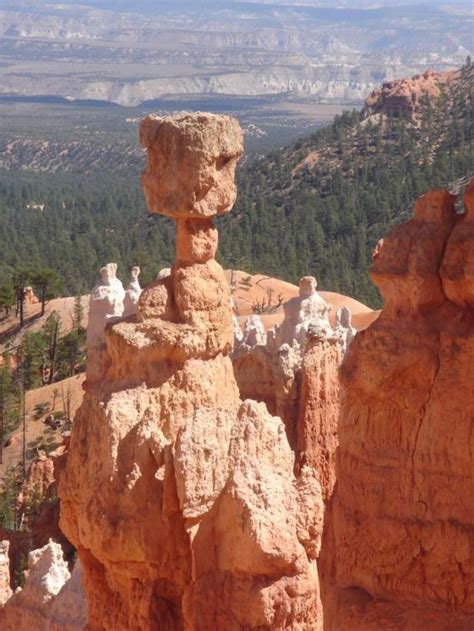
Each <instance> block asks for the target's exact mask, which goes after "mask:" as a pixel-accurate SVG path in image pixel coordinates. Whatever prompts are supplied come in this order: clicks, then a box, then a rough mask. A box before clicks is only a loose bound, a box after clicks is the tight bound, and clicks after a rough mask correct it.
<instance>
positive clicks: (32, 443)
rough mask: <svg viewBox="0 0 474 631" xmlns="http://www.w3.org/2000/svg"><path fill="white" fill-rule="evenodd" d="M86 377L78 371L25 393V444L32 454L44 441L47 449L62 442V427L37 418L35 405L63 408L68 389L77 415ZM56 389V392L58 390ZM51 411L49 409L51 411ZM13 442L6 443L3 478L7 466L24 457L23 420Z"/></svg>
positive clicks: (51, 408)
mask: <svg viewBox="0 0 474 631" xmlns="http://www.w3.org/2000/svg"><path fill="white" fill-rule="evenodd" d="M83 381H84V375H83V374H81V375H75V376H74V377H69V379H64V380H63V381H60V382H58V383H53V384H51V385H48V386H43V387H42V388H36V389H35V390H30V391H29V392H27V393H26V446H27V449H28V450H29V451H30V452H31V453H30V458H29V460H31V456H34V455H35V452H36V448H37V447H41V445H42V444H43V445H47V446H48V449H50V448H53V446H59V445H60V444H61V443H62V442H63V439H62V436H61V430H60V429H57V430H53V429H51V428H50V427H48V426H47V425H45V423H44V422H43V421H44V418H45V416H46V415H44V416H42V417H41V418H40V419H38V420H36V419H35V418H34V408H35V406H36V405H37V404H38V403H47V404H48V406H49V410H50V411H53V400H54V411H59V410H64V407H65V405H64V403H63V397H66V396H67V394H68V393H70V396H71V416H74V414H75V413H76V410H77V409H78V407H79V406H80V404H81V402H82V396H83V394H84V393H83V390H82V383H83ZM55 391H56V394H55ZM48 413H49V412H48ZM9 440H10V441H11V444H10V445H9V446H8V447H5V446H4V447H3V463H2V464H0V481H1V479H2V478H3V476H4V475H5V472H6V470H7V469H8V467H9V466H10V465H14V464H16V463H18V462H20V461H21V458H22V451H23V427H22V424H20V427H18V428H17V429H16V430H15V431H14V432H13V433H12V434H11V435H10V439H9Z"/></svg>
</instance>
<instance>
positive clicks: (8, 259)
mask: <svg viewBox="0 0 474 631" xmlns="http://www.w3.org/2000/svg"><path fill="white" fill-rule="evenodd" d="M473 74H474V70H473V66H472V64H471V61H470V60H468V61H467V63H466V65H465V66H464V67H463V68H462V69H461V70H460V71H458V72H456V73H455V72H453V73H446V74H444V75H439V76H438V75H432V74H427V75H422V77H420V78H415V79H414V80H413V81H407V82H394V83H393V84H388V85H386V86H384V87H383V88H382V89H381V90H379V91H376V92H375V93H374V94H373V95H371V98H370V99H369V100H368V102H367V106H366V108H365V109H364V110H362V111H361V112H357V111H353V112H346V113H344V114H343V115H341V116H338V117H337V118H336V119H335V121H334V122H333V123H332V124H331V125H330V126H329V127H327V128H324V129H321V130H319V131H318V132H316V133H315V134H313V135H312V136H311V137H309V138H306V139H303V140H300V141H298V142H297V143H295V144H294V145H293V146H290V147H288V148H286V149H284V150H280V151H276V152H273V153H271V154H269V155H265V156H263V157H259V158H256V159H252V160H247V161H246V162H244V163H243V165H242V167H241V168H240V171H239V178H238V180H239V182H238V184H239V198H238V201H237V204H236V207H235V209H234V211H233V212H232V213H231V215H230V216H227V217H225V218H223V219H222V220H220V221H221V222H222V223H224V224H225V230H221V233H220V234H221V244H220V257H221V262H222V263H223V264H224V265H225V266H226V267H233V268H236V269H243V270H247V271H249V272H256V271H258V272H261V273H264V274H269V275H272V276H277V277H280V278H283V279H286V280H289V281H296V280H297V279H298V278H300V277H301V276H304V275H307V274H311V275H315V276H316V277H317V278H318V280H319V287H320V288H321V289H329V290H333V291H339V292H342V293H344V294H347V295H351V296H354V297H355V298H358V299H359V300H362V301H364V302H366V303H368V304H371V305H373V306H376V305H377V304H378V302H379V297H378V294H377V292H376V290H375V288H374V287H373V286H372V284H371V282H370V280H369V277H368V273H367V271H368V267H369V265H370V260H371V253H372V250H373V248H374V246H375V244H376V242H377V241H378V239H379V238H380V237H381V236H383V235H384V234H385V233H386V232H387V231H388V230H389V229H390V228H391V227H392V226H394V225H395V224H396V223H397V222H399V221H402V220H406V219H407V217H408V216H410V214H411V204H412V201H413V200H414V199H415V198H416V197H417V196H419V195H420V194H422V193H423V192H424V191H425V190H426V189H428V188H433V187H446V186H448V185H449V184H451V183H453V182H458V183H459V182H460V185H462V178H466V177H468V176H469V175H470V174H471V173H472V171H473V164H474V151H473V142H472V140H473V111H472V93H473V83H474V81H473ZM425 88H426V91H425ZM0 243H1V248H0V284H1V283H2V282H5V281H6V280H9V279H10V276H11V274H12V272H13V270H14V269H15V268H18V267H25V266H28V267H36V266H47V267H51V268H53V269H56V270H57V271H58V272H59V273H60V275H61V276H62V278H63V280H64V285H65V292H66V293H67V294H69V295H72V294H77V293H78V292H81V291H85V290H86V289H89V288H90V287H91V285H92V284H93V282H94V281H95V280H96V277H97V270H98V268H99V267H100V266H102V265H103V264H104V263H106V262H108V261H116V262H117V263H118V264H119V276H125V277H126V276H128V274H127V269H126V268H127V267H131V266H132V265H140V267H141V268H142V270H143V275H142V277H144V278H143V280H144V281H148V280H151V278H153V276H154V275H155V274H156V273H157V272H158V271H159V268H160V267H165V266H168V265H169V264H170V262H171V261H172V258H173V251H174V235H173V228H172V226H171V225H170V223H169V222H167V221H166V220H165V219H163V218H157V217H150V216H149V215H148V213H147V210H146V205H145V202H144V199H143V195H142V193H141V190H140V183H139V179H138V177H137V176H136V175H135V169H132V170H131V172H130V175H124V174H123V172H121V173H120V174H118V173H114V172H110V173H104V172H102V171H101V172H97V173H96V174H95V175H87V176H83V175H77V176H74V175H73V174H60V173H54V174H41V175H38V174H29V173H25V172H21V171H8V172H7V171H4V172H0Z"/></svg>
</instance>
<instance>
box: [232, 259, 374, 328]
mask: <svg viewBox="0 0 474 631" xmlns="http://www.w3.org/2000/svg"><path fill="white" fill-rule="evenodd" d="M226 276H227V280H228V281H229V282H232V285H233V292H232V296H233V299H234V303H235V307H236V312H237V317H238V320H239V323H240V324H241V325H242V324H243V322H244V321H245V319H246V317H247V316H248V315H251V314H252V313H253V309H252V305H253V303H255V302H256V301H259V302H260V301H261V300H265V301H267V299H268V291H269V290H270V291H271V292H272V301H273V302H278V299H279V296H282V298H283V300H284V302H286V301H287V300H290V298H294V297H295V296H297V295H298V287H297V286H296V285H292V284H291V283H287V282H286V281H284V280H279V279H277V278H270V277H268V276H263V275H261V274H256V275H251V274H247V273H246V272H241V271H233V272H231V271H230V270H228V271H226ZM319 293H320V295H321V296H322V297H323V298H324V299H325V300H326V301H327V302H328V303H329V305H330V307H331V312H330V315H329V320H330V322H331V324H332V325H334V324H335V318H336V311H337V310H338V309H340V308H341V307H344V306H346V307H348V308H349V309H350V310H351V312H352V323H353V325H354V327H355V328H356V329H357V330H359V331H360V330H363V329H366V328H367V327H368V326H369V325H370V324H372V322H373V321H374V320H376V319H377V317H378V315H379V313H380V311H373V310H372V309H370V308H369V307H367V306H366V305H364V304H362V303H361V302H359V301H358V300H354V298H350V297H348V296H343V295H342V294H338V293H335V292H332V291H321V292H319ZM282 319H283V306H281V307H279V308H278V309H277V310H276V311H275V312H274V313H272V314H264V315H262V321H263V323H264V325H265V328H266V329H270V328H272V327H273V326H275V324H279V323H280V322H281V321H282Z"/></svg>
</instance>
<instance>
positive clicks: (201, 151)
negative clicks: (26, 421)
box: [59, 114, 323, 631]
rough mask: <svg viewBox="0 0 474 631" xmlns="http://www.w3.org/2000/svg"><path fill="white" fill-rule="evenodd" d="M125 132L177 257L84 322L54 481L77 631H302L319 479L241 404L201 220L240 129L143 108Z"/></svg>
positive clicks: (212, 203) (315, 596)
mask: <svg viewBox="0 0 474 631" xmlns="http://www.w3.org/2000/svg"><path fill="white" fill-rule="evenodd" d="M141 142H142V144H143V145H144V146H145V147H146V149H147V151H148V162H147V167H146V169H145V172H144V174H143V178H142V182H143V186H144V190H145V194H146V197H147V202H148V206H149V208H150V210H151V211H152V212H158V213H161V214H164V215H167V216H170V217H172V218H173V219H174V220H175V221H176V223H177V251H176V262H175V264H174V266H173V267H172V269H171V273H170V274H169V275H165V276H163V277H162V278H160V279H159V280H157V281H155V282H154V283H152V284H151V285H150V286H148V287H147V288H145V289H144V290H143V292H142V293H141V295H140V297H139V299H138V304H137V309H136V313H135V314H134V315H131V316H128V317H126V318H120V317H119V316H118V315H117V314H116V313H115V310H114V304H115V302H114V301H115V295H112V294H114V292H111V291H110V289H107V291H106V292H105V293H106V294H107V296H109V294H110V296H109V298H110V300H109V298H107V296H106V301H105V303H106V302H107V300H108V301H109V303H110V304H108V305H107V304H105V303H103V307H104V309H102V308H100V309H98V311H97V318H98V319H97V321H94V316H92V322H91V324H90V326H91V327H92V330H93V332H94V334H93V335H92V336H89V340H90V346H89V358H88V361H89V366H88V370H87V381H86V384H85V389H86V394H85V398H84V402H83V405H82V407H81V408H80V410H79V412H78V414H77V416H76V419H75V421H74V425H73V431H72V436H71V442H70V452H69V456H68V460H67V464H66V468H65V471H64V473H63V474H62V476H61V478H60V481H59V492H60V497H61V526H62V528H63V529H64V532H65V533H66V535H67V536H68V538H69V539H70V540H71V541H72V542H73V543H74V545H75V546H76V548H77V550H78V555H79V558H80V560H81V564H82V566H83V569H84V587H85V591H86V595H87V601H88V614H89V618H88V628H89V629H91V630H99V629H100V630H110V631H112V630H113V631H121V630H123V631H125V630H127V631H128V630H129V629H135V630H137V631H138V630H143V631H148V630H149V629H153V628H159V629H170V630H171V629H183V628H186V629H189V630H191V629H195V630H202V631H204V630H208V629H212V628H216V629H226V630H228V631H232V630H236V631H237V630H240V629H249V630H250V629H258V630H259V631H264V630H266V629H267V630H270V629H272V630H275V631H277V630H281V631H283V630H284V629H285V630H286V629H290V630H291V629H292V630H295V631H296V630H303V629H311V630H313V629H314V630H318V629H320V628H322V612H321V605H320V598H319V580H318V572H317V564H316V559H317V557H318V555H319V551H320V541H321V533H322V520H323V500H322V492H321V487H320V483H319V480H318V476H317V473H316V472H315V470H314V469H313V468H311V467H310V466H306V465H305V466H303V467H301V469H300V471H299V474H298V476H297V477H295V475H294V469H295V466H294V465H295V463H294V454H293V452H292V450H291V449H290V446H289V443H288V440H287V437H286V432H285V426H284V423H283V422H282V420H281V419H280V418H278V417H275V416H271V415H270V413H269V412H268V411H267V409H266V407H265V405H264V404H263V403H257V402H255V401H244V402H242V401H241V399H240V397H239V392H238V388H237V384H236V381H235V379H234V374H233V369H232V363H231V359H230V356H229V354H230V352H231V350H232V346H233V336H234V331H233V323H232V310H231V296H230V290H229V287H228V284H227V282H226V279H225V276H224V272H223V270H222V268H221V267H220V266H219V265H218V264H217V262H216V260H215V258H214V257H215V253H216V249H217V239H218V236H217V231H216V229H215V228H214V226H213V223H212V218H213V216H215V215H220V214H223V213H226V212H229V211H230V209H231V208H232V205H233V203H234V201H235V196H236V189H235V184H234V173H235V166H236V162H237V160H238V158H239V156H240V154H241V152H242V133H241V130H240V128H239V126H238V123H237V121H235V120H234V119H232V118H228V117H224V116H216V115H208V114H196V115H182V116H178V117H172V118H167V119H159V118H154V117H150V118H148V119H145V120H144V121H143V123H142V126H141ZM108 276H110V274H109V275H108ZM106 281H107V283H106V284H108V286H109V287H110V285H111V283H110V278H108V277H107V278H106ZM99 298H100V297H99ZM109 316H110V317H109Z"/></svg>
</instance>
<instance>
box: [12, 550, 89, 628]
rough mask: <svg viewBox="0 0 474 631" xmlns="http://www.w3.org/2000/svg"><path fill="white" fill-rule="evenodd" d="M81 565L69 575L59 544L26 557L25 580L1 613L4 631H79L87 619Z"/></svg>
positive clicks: (77, 564) (35, 551)
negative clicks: (23, 630) (31, 630)
mask: <svg viewBox="0 0 474 631" xmlns="http://www.w3.org/2000/svg"><path fill="white" fill-rule="evenodd" d="M81 574H82V573H81V568H80V564H79V563H76V565H75V567H74V570H73V572H72V574H71V573H70V572H69V569H68V566H67V564H66V562H65V561H64V558H63V551H62V548H61V546H60V545H59V544H58V543H54V542H53V541H50V542H49V543H48V544H47V545H46V546H44V547H43V548H41V549H39V550H34V551H32V552H30V554H29V555H28V570H27V578H26V581H25V584H24V586H23V588H21V589H18V590H17V591H16V592H15V593H14V594H13V596H11V597H10V598H9V599H8V600H6V602H5V603H4V608H3V609H0V625H1V628H2V629H3V630H4V631H18V630H20V629H38V631H81V630H82V629H84V627H85V625H86V622H87V617H86V607H85V598H84V593H83V590H82V583H81Z"/></svg>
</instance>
